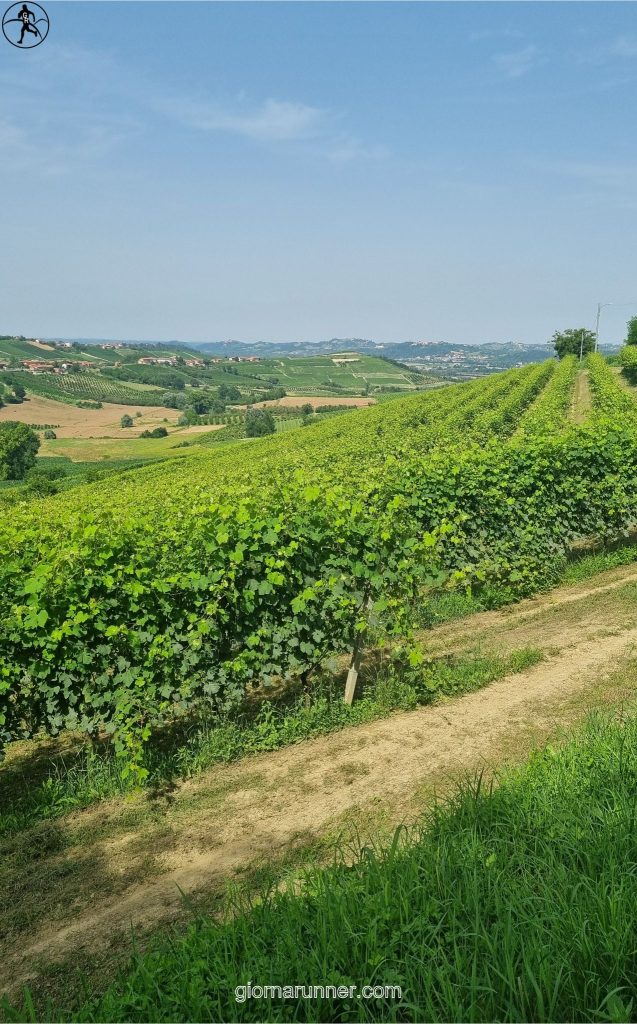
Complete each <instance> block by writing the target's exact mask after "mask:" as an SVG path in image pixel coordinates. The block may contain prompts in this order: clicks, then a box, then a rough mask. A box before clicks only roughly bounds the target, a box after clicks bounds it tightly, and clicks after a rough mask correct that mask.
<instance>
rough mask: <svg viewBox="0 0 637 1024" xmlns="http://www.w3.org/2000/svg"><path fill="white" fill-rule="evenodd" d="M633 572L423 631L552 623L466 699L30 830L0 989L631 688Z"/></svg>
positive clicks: (392, 811) (451, 635) (403, 802)
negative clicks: (529, 663)
mask: <svg viewBox="0 0 637 1024" xmlns="http://www.w3.org/2000/svg"><path fill="white" fill-rule="evenodd" d="M636 580H637V568H636V567H635V566H633V567H628V568H623V569H620V570H614V571H613V572H612V573H605V574H603V575H602V576H600V577H598V578H597V580H596V581H595V582H592V583H589V584H587V585H586V586H580V587H570V588H563V589H561V590H558V591H555V592H554V593H552V594H549V595H546V596H544V597H541V598H538V599H534V600H533V601H528V602H523V603H522V604H520V605H518V606H515V607H514V608H512V609H511V610H509V611H508V612H496V613H482V614H481V615H478V616H473V617H471V618H470V619H465V620H460V621H459V622H457V623H455V624H452V625H447V626H445V627H442V628H441V629H440V630H435V631H433V632H432V634H431V640H432V642H433V644H434V645H435V646H437V647H438V648H439V649H445V648H449V647H451V646H453V645H454V642H455V641H459V640H460V638H461V637H462V636H466V635H468V634H470V635H471V636H473V638H475V637H476V636H480V635H483V636H484V637H485V642H486V641H487V640H490V639H493V638H495V637H496V636H497V635H499V633H500V631H501V630H502V629H503V627H505V626H507V625H508V626H510V627H511V628H512V629H513V630H514V631H515V632H516V633H517V634H518V636H517V638H516V639H517V642H518V643H520V642H524V640H525V639H526V641H527V642H532V639H533V636H532V635H533V634H534V633H535V632H537V631H538V630H539V631H540V632H541V631H542V630H544V629H545V622H544V621H543V617H545V616H546V615H550V616H553V620H552V624H553V627H554V628H553V630H552V632H551V644H552V646H553V650H556V653H554V654H553V656H550V657H549V658H548V659H547V660H546V661H544V662H542V663H540V664H538V665H536V666H535V667H534V668H532V669H530V670H528V671H526V672H524V673H521V674H517V675H512V676H510V677H507V678H505V679H502V680H501V681H499V682H496V683H493V684H492V685H491V686H488V687H486V688H484V689H482V690H480V691H478V692H476V693H473V694H470V695H468V696H464V697H460V698H458V699H455V700H453V701H449V702H445V703H441V704H438V705H436V706H433V707H427V708H419V709H418V710H416V711H412V712H409V713H405V714H397V715H394V716H392V717H390V718H387V719H384V720H381V721H377V722H374V723H372V724H370V725H367V726H361V727H358V728H351V729H346V730H344V731H342V732H339V733H335V734H332V735H330V736H327V737H325V738H321V739H317V740H314V741H310V742H305V743H301V744H299V745H297V746H294V747H288V748H286V749H283V750H279V751H276V752H274V753H270V754H262V755H258V756H255V757H251V758H248V759H245V760H243V761H241V762H239V763H237V764H235V765H231V766H220V767H218V768H216V769H214V770H212V771H208V772H206V773H205V774H203V775H201V776H199V777H198V778H196V779H195V780H193V781H191V782H187V783H185V784H183V785H181V786H179V787H177V789H176V790H175V791H174V792H172V793H169V794H165V795H164V796H163V797H160V798H159V799H158V800H156V801H155V805H154V813H153V816H152V817H148V816H147V817H146V818H145V819H144V818H143V817H142V818H141V819H139V818H136V810H139V809H140V807H142V806H144V805H145V806H146V808H147V807H148V803H149V800H150V798H149V797H148V796H143V795H142V796H138V797H135V798H134V799H133V800H132V801H131V800H120V801H111V802H109V803H106V804H101V805H98V806H96V807H94V808H89V809H88V810H86V811H84V812H81V813H74V814H70V815H68V816H66V817H65V818H63V819H58V821H56V822H51V823H49V824H46V823H44V824H43V825H42V826H37V827H36V828H35V829H33V830H32V834H31V835H30V836H29V837H28V842H30V843H34V844H38V843H42V845H43V847H44V850H45V852H44V853H43V854H42V861H41V862H40V861H38V863H36V865H35V871H36V874H35V875H34V879H33V882H32V881H31V880H29V879H27V880H26V881H25V885H28V887H29V891H31V890H32V886H33V884H35V885H36V888H37V885H38V884H40V885H43V895H44V894H45V896H46V898H45V903H46V904H47V909H46V913H42V914H41V916H40V918H39V920H38V921H35V920H33V921H31V922H30V924H29V927H28V928H27V929H26V930H25V931H24V932H23V933H22V934H21V935H19V937H18V936H16V935H15V934H14V935H13V936H12V937H11V936H10V938H9V942H8V944H7V946H6V947H5V950H4V951H3V953H4V955H3V957H2V967H1V968H0V971H1V972H2V979H3V980H4V984H5V985H6V986H7V987H9V986H11V987H12V988H13V986H15V985H16V984H17V983H18V982H19V981H26V980H28V979H29V978H33V977H35V976H36V975H37V974H38V973H39V968H38V963H43V964H44V963H51V962H55V961H57V960H63V959H65V958H68V957H69V956H70V955H76V954H77V953H78V952H80V953H83V954H86V953H90V954H93V953H95V952H96V951H99V950H100V949H103V948H104V947H106V946H108V945H109V944H111V943H112V942H113V940H114V938H116V937H117V935H118V934H120V935H121V934H122V933H124V932H126V931H128V930H129V929H130V926H131V924H132V925H133V926H134V927H136V928H139V929H141V930H145V929H147V928H152V927H154V926H156V925H158V924H159V923H161V922H162V921H163V920H166V919H170V918H173V917H175V916H176V915H179V914H181V913H182V912H183V903H182V895H181V892H183V893H186V894H188V893H195V892H197V891H198V890H202V891H206V892H211V891H212V892H214V891H220V890H222V889H223V886H224V883H225V882H226V881H227V880H228V879H229V878H232V877H234V876H236V874H237V872H242V871H245V870H246V869H249V868H250V866H251V865H254V864H260V863H266V862H268V861H270V860H273V859H274V860H276V859H277V858H280V857H283V856H285V855H286V854H289V852H290V851H291V850H294V849H295V847H297V846H298V845H299V844H301V845H303V844H304V843H310V842H312V841H314V840H316V839H317V838H320V837H321V836H323V835H325V834H326V833H328V834H329V833H333V831H334V830H335V829H336V830H338V829H339V828H340V827H341V825H342V824H343V823H344V822H346V821H347V820H348V819H350V820H351V818H352V816H354V818H355V819H356V820H361V821H365V820H368V821H370V822H371V823H372V824H373V823H374V822H376V821H377V820H379V815H380V817H381V818H382V820H383V821H384V822H385V823H387V824H389V825H391V824H393V823H397V822H399V821H401V820H406V819H409V818H413V817H414V816H415V814H417V813H418V810H419V809H420V808H421V807H422V804H423V800H424V799H426V796H425V794H427V793H431V792H432V791H433V790H440V789H444V788H445V787H446V786H448V785H449V784H450V782H451V781H453V780H454V779H455V778H457V777H458V776H459V775H462V774H464V773H466V772H475V771H476V770H479V769H481V768H484V767H487V768H490V767H494V766H496V765H497V764H499V763H500V762H501V761H502V759H503V758H504V759H506V758H508V757H514V758H515V757H520V756H523V755H524V752H525V751H526V750H527V749H528V748H529V746H530V745H532V744H533V743H534V742H537V741H542V740H544V739H546V737H547V736H549V735H552V734H553V732H554V731H555V729H556V727H557V726H559V725H560V724H568V723H569V722H571V721H572V720H573V719H575V718H577V717H579V716H581V714H583V713H584V712H585V710H586V709H587V707H589V706H590V705H591V704H595V703H599V701H600V699H601V700H602V701H603V700H605V699H609V700H610V701H619V700H621V699H624V698H625V697H628V696H631V695H632V689H631V687H630V686H629V685H628V684H627V683H622V684H621V685H619V684H617V683H616V682H615V683H609V682H607V681H606V682H605V679H606V677H608V675H609V674H610V672H611V671H612V670H613V669H615V668H616V667H617V665H618V664H620V663H621V662H622V659H624V658H625V656H626V655H629V654H630V653H631V652H632V650H633V648H634V647H635V645H637V601H636V600H635V594H634V583H635V581H636ZM622 587H624V590H625V595H626V604H625V606H624V607H623V610H622V608H621V599H622V591H621V588H622ZM605 595H612V596H613V600H614V601H615V603H616V607H615V609H614V610H613V611H612V613H611V615H610V618H607V619H606V620H604V619H603V618H602V617H600V615H599V610H595V609H593V614H592V616H591V614H590V613H591V601H595V602H597V605H598V609H599V607H602V606H603V602H604V601H606V600H607V597H606V596H605ZM608 599H609V600H610V597H609V598H608ZM619 611H621V614H619ZM561 615H565V616H567V621H563V622H561V620H560V616H561ZM529 631H530V632H529ZM560 635H561V638H562V640H561V643H560V644H559V650H557V649H556V647H555V644H556V640H557V639H558V638H559V636H560ZM52 836H56V837H57V838H59V837H60V836H62V837H64V839H65V840H66V842H64V843H62V845H61V848H60V852H55V849H56V846H55V843H53V852H52V855H50V856H48V857H47V854H46V846H47V841H48V842H50V841H51V837H52ZM25 839H27V837H25ZM79 859H81V860H82V861H83V862H85V863H86V864H87V865H90V875H89V881H88V882H87V881H86V879H85V878H84V879H82V877H80V878H79V880H78V882H77V883H76V886H75V888H74V887H73V884H74V883H73V878H72V871H73V868H74V866H75V867H77V863H78V860H79ZM37 872H40V873H44V880H43V879H42V878H40V875H39V874H37ZM69 877H70V881H69ZM44 886H46V888H44ZM180 890H181V892H180ZM6 896H8V898H9V900H11V899H12V898H13V899H15V895H12V894H11V893H8V894H5V897H6ZM69 907H71V908H72V912H71V914H69ZM0 987H2V984H1V981H0Z"/></svg>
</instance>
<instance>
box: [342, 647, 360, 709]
mask: <svg viewBox="0 0 637 1024" xmlns="http://www.w3.org/2000/svg"><path fill="white" fill-rule="evenodd" d="M361 654H362V644H360V643H357V644H356V646H355V647H354V653H353V654H352V663H351V665H350V667H349V672H348V673H347V679H346V681H345V696H344V698H343V699H344V701H345V703H346V704H353V703H354V694H355V693H356V681H357V679H358V670H359V668H360V663H361Z"/></svg>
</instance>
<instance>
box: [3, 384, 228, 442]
mask: <svg viewBox="0 0 637 1024" xmlns="http://www.w3.org/2000/svg"><path fill="white" fill-rule="evenodd" d="M136 412H141V416H140V417H138V418H137V417H136V416H135V413H136ZM124 415H128V416H132V418H133V426H132V427H124V428H122V427H121V426H120V420H121V418H122V416H124ZM180 416H181V411H180V410H179V409H166V408H164V406H161V405H140V406H139V407H138V408H135V406H134V405H111V404H110V403H109V404H107V403H106V402H105V403H104V405H103V407H102V408H101V409H78V408H77V406H74V405H67V404H66V403H65V402H54V401H53V400H52V399H50V398H38V397H37V396H35V395H32V396H31V397H30V398H29V399H28V401H25V402H22V403H21V404H20V405H5V406H4V407H3V408H2V409H0V422H2V420H18V422H20V423H34V424H37V423H41V424H44V423H56V424H58V426H57V427H55V428H54V429H55V433H56V434H57V436H58V437H60V438H61V437H86V438H88V437H138V436H139V435H140V434H141V432H142V431H143V430H148V429H150V430H152V429H153V427H158V426H167V427H171V426H175V425H176V424H177V420H178V419H179V417H180ZM164 419H166V420H168V422H167V423H164V422H163V421H164ZM197 429H199V428H197ZM200 429H205V430H214V427H205V428H200ZM191 430H192V428H190V430H189V431H188V432H189V433H190V432H191ZM183 433H186V431H185V430H184V431H183Z"/></svg>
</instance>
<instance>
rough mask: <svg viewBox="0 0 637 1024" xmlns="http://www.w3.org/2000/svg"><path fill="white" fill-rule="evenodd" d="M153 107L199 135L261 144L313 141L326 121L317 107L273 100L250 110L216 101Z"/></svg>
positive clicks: (163, 103) (178, 101)
mask: <svg viewBox="0 0 637 1024" xmlns="http://www.w3.org/2000/svg"><path fill="white" fill-rule="evenodd" d="M154 106H155V107H156V109H157V110H159V111H161V112H163V113H164V114H166V115H168V116H170V117H173V118H174V119H175V120H178V121H180V122H181V123H182V124H185V125H187V126H189V127H191V128H195V129H197V130H199V131H205V132H213V131H217V132H229V133H231V134H233V135H243V136H245V137H246V138H249V139H255V140H257V141H261V142H286V141H291V140H295V139H307V138H313V137H315V136H316V135H317V134H318V133H319V132H320V131H321V129H322V126H323V122H324V120H325V111H323V110H321V109H319V108H318V107H311V106H308V105H307V104H304V103H292V102H288V101H281V100H275V99H267V100H265V102H263V103H260V104H256V105H254V106H252V107H250V106H248V105H247V104H246V103H245V102H243V103H240V104H232V103H230V104H227V105H223V104H221V103H219V102H218V101H208V102H202V101H200V102H196V101H191V100H184V98H183V97H179V98H170V99H169V98H163V99H159V100H156V101H155V103H154Z"/></svg>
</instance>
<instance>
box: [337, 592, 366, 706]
mask: <svg viewBox="0 0 637 1024" xmlns="http://www.w3.org/2000/svg"><path fill="white" fill-rule="evenodd" d="M371 605H372V599H371V597H367V598H366V599H365V602H364V608H365V611H366V612H367V611H369V609H370V608H371ZM364 635H365V634H364V633H359V634H358V636H357V638H356V642H355V643H354V650H353V651H352V660H351V662H350V666H349V672H348V673H347V679H346V680H345V694H344V697H343V700H344V701H345V703H346V704H353V703H354V694H355V693H356V683H357V681H358V672H359V669H360V665H361V658H362V657H363V637H364Z"/></svg>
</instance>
